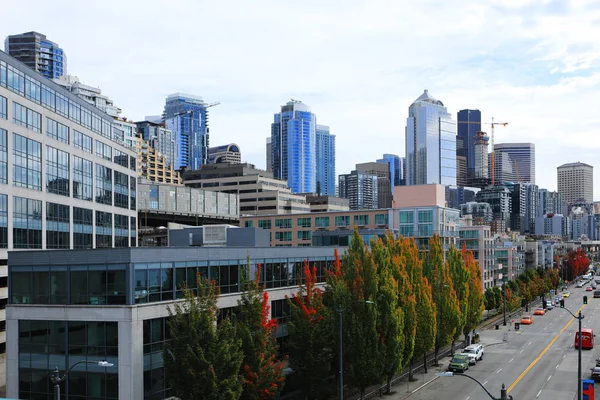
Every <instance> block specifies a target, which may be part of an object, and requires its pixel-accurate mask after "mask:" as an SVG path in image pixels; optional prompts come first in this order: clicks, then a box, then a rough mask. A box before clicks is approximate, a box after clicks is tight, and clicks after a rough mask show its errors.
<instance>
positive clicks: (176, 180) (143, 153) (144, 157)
mask: <svg viewBox="0 0 600 400" xmlns="http://www.w3.org/2000/svg"><path fill="white" fill-rule="evenodd" d="M135 144H136V146H135V147H136V151H137V154H138V158H137V171H138V173H139V176H141V177H142V178H146V179H148V180H151V181H152V182H157V183H172V184H175V185H183V178H181V175H179V172H178V171H175V170H173V168H172V166H171V164H169V161H168V159H167V158H166V157H165V156H164V155H163V154H162V153H161V152H160V151H158V149H157V148H156V147H153V146H151V145H150V142H149V141H148V140H144V139H143V138H142V136H141V134H139V135H138V137H137V138H136V141H135Z"/></svg>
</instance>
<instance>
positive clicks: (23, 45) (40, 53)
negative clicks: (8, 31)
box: [4, 32, 67, 79]
mask: <svg viewBox="0 0 600 400" xmlns="http://www.w3.org/2000/svg"><path fill="white" fill-rule="evenodd" d="M4 51H5V52H7V53H8V54H9V55H10V56H12V57H14V58H16V59H17V60H19V61H21V62H22V63H23V64H25V65H27V66H28V67H29V68H31V69H33V70H36V71H37V72H39V73H40V74H42V75H43V76H45V77H46V78H50V79H54V78H58V77H60V76H62V75H66V74H67V55H66V54H65V52H64V51H63V49H61V48H60V47H59V46H58V45H57V44H56V43H54V42H51V41H50V40H48V39H46V35H43V34H41V33H38V32H26V33H21V34H20V35H11V36H9V37H7V38H6V40H5V41H4Z"/></svg>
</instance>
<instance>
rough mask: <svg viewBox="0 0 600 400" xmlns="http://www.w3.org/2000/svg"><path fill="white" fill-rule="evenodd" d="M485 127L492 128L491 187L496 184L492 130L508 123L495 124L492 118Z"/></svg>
mask: <svg viewBox="0 0 600 400" xmlns="http://www.w3.org/2000/svg"><path fill="white" fill-rule="evenodd" d="M485 124H486V125H490V126H491V127H492V154H491V157H490V160H491V167H492V171H491V173H492V185H495V184H496V149H495V148H494V128H495V127H496V125H501V126H506V125H508V122H495V121H494V117H492V122H486V123H485Z"/></svg>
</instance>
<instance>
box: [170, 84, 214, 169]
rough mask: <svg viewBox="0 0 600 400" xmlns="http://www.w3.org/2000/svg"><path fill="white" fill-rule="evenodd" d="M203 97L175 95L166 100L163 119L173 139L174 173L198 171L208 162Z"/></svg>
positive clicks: (206, 116) (205, 108)
mask: <svg viewBox="0 0 600 400" xmlns="http://www.w3.org/2000/svg"><path fill="white" fill-rule="evenodd" d="M217 104H219V103H213V104H207V103H206V102H204V100H202V97H198V96H192V95H189V94H183V93H175V94H172V95H170V96H168V97H167V102H166V104H165V111H164V113H163V119H164V121H165V125H166V128H167V129H170V130H171V131H172V132H173V134H174V135H175V142H176V143H177V151H176V154H175V166H174V168H175V169H180V168H188V169H192V170H197V169H199V168H200V166H201V165H204V164H206V162H207V159H208V132H209V131H208V108H209V107H212V106H214V105H217Z"/></svg>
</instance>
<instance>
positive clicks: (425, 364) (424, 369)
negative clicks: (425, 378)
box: [423, 352, 427, 373]
mask: <svg viewBox="0 0 600 400" xmlns="http://www.w3.org/2000/svg"><path fill="white" fill-rule="evenodd" d="M423 371H425V373H427V352H425V353H423Z"/></svg>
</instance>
